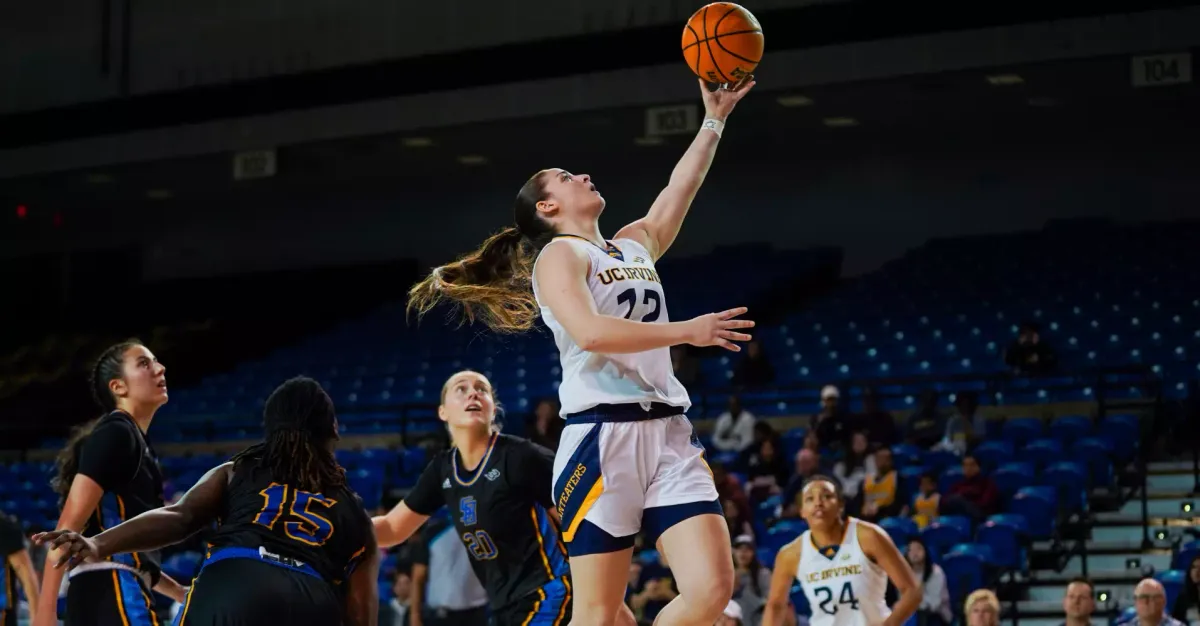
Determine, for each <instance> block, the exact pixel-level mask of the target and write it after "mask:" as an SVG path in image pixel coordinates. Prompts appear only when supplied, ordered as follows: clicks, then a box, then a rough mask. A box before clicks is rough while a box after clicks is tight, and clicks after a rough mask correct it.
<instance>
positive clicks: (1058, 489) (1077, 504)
mask: <svg viewBox="0 0 1200 626" xmlns="http://www.w3.org/2000/svg"><path fill="white" fill-rule="evenodd" d="M1042 482H1043V483H1044V484H1046V485H1048V486H1050V487H1054V490H1055V493H1056V494H1057V495H1058V501H1059V502H1061V503H1062V504H1063V506H1065V507H1066V509H1067V511H1070V512H1075V511H1079V510H1082V509H1083V508H1084V507H1085V506H1086V505H1087V486H1088V476H1087V469H1086V468H1084V467H1083V466H1082V465H1080V464H1078V463H1072V462H1070V461H1063V462H1061V463H1055V464H1053V465H1051V466H1050V467H1047V468H1046V469H1045V471H1043V472H1042Z"/></svg>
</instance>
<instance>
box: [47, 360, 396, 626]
mask: <svg viewBox="0 0 1200 626" xmlns="http://www.w3.org/2000/svg"><path fill="white" fill-rule="evenodd" d="M264 426H265V429H266V440H265V441H264V443H261V444H258V445H255V446H251V447H250V448H248V449H246V450H245V451H243V452H241V453H239V454H238V455H236V456H235V457H234V458H233V459H232V460H231V461H230V462H228V463H225V464H223V465H221V466H219V467H217V468H214V469H213V470H211V471H209V472H208V474H206V475H205V476H204V478H202V479H200V481H199V482H198V483H196V485H195V486H194V487H192V489H191V490H189V491H188V492H187V494H185V495H184V496H183V498H182V499H180V501H179V502H178V503H176V504H173V505H171V506H169V507H165V508H162V509H158V510H155V511H150V512H148V513H145V514H143V515H139V516H138V517H136V518H134V519H132V520H129V521H128V522H125V523H124V524H121V525H119V526H117V527H116V528H113V529H110V530H106V531H105V532H103V533H100V534H99V535H97V536H95V537H93V538H90V539H88V538H84V537H83V536H81V535H79V534H77V533H71V532H68V531H55V532H53V533H43V534H41V535H37V536H35V540H36V541H38V542H47V541H49V542H51V543H52V544H53V545H54V546H56V547H57V546H62V547H63V548H64V549H65V550H66V556H64V557H63V559H64V561H63V562H65V563H67V564H69V565H74V564H76V563H78V562H79V561H80V560H81V559H82V558H84V557H91V558H104V557H107V556H109V555H113V554H120V553H127V552H136V551H140V550H150V549H158V548H161V547H163V546H166V545H171V544H173V543H178V542H180V541H183V540H184V539H186V538H188V537H189V536H191V535H192V534H193V533H195V532H196V531H198V530H200V529H201V528H204V527H205V526H207V525H208V524H211V523H212V522H214V521H216V522H218V528H217V530H216V532H215V533H214V535H213V536H212V538H211V541H210V545H209V550H208V555H207V557H206V559H205V562H204V565H203V567H202V568H201V571H200V573H199V575H197V577H196V580H195V581H194V582H193V584H192V587H191V590H190V591H189V593H188V595H187V599H186V600H185V602H184V606H183V608H182V610H181V611H180V612H179V617H178V618H177V620H176V624H177V626H210V625H212V626H215V625H217V624H221V625H229V624H233V625H236V624H247V625H258V624H271V623H278V624H286V625H287V626H305V625H309V624H311V625H312V626H325V625H328V624H339V623H344V624H346V625H347V626H360V625H369V624H374V623H375V622H376V620H377V617H378V615H377V611H378V598H379V596H378V589H377V587H376V576H377V575H378V570H379V555H378V550H377V549H376V545H375V537H374V533H372V531H371V522H370V518H369V517H368V516H367V513H366V511H365V510H364V508H363V504H362V501H361V499H360V498H359V497H358V496H357V495H356V494H355V493H354V492H353V491H352V490H351V489H350V488H349V487H348V486H347V485H346V479H345V471H344V470H343V469H342V468H341V467H340V466H338V464H337V461H336V460H335V459H334V456H333V447H334V443H335V442H336V440H337V420H336V418H335V417H334V412H333V402H332V401H331V400H330V399H329V396H328V395H327V394H326V393H325V391H324V390H323V389H321V387H320V385H318V384H317V383H316V382H315V381H313V380H311V379H307V378H296V379H292V380H289V381H287V382H285V383H284V384H283V385H281V386H280V387H279V388H278V389H276V390H275V392H274V393H272V394H271V397H270V398H269V399H268V400H267V404H266V408H265V409H264Z"/></svg>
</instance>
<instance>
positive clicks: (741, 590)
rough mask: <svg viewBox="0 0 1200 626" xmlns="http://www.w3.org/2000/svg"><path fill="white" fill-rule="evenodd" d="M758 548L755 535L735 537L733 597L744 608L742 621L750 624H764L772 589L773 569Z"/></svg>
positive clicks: (747, 624) (754, 625) (747, 625)
mask: <svg viewBox="0 0 1200 626" xmlns="http://www.w3.org/2000/svg"><path fill="white" fill-rule="evenodd" d="M754 549H755V545H754V536H753V535H751V534H745V535H740V536H738V537H737V538H735V539H734V540H733V599H734V601H735V602H737V605H738V607H739V608H740V609H741V614H742V623H743V624H745V625H746V626H759V625H760V624H762V613H763V608H764V607H765V606H766V605H767V592H768V591H770V590H771V570H770V569H769V568H767V567H763V564H762V563H760V562H759V560H758V553H757V552H755V550H754Z"/></svg>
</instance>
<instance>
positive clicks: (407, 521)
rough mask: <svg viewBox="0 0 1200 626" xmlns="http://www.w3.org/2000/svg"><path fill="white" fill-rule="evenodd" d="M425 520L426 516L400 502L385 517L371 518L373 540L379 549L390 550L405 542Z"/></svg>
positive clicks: (427, 517)
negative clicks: (373, 529) (373, 531)
mask: <svg viewBox="0 0 1200 626" xmlns="http://www.w3.org/2000/svg"><path fill="white" fill-rule="evenodd" d="M427 519H429V516H428V515H421V514H420V513H417V512H415V511H413V510H412V509H410V508H408V505H407V504H405V503H404V502H403V501H401V502H400V503H398V504H397V505H396V506H394V507H392V510H391V511H388V513H387V515H379V516H376V517H373V518H371V523H372V524H374V525H375V540H376V541H378V542H379V547H380V548H390V547H392V546H396V545H400V544H402V543H404V542H405V541H407V540H408V538H409V537H411V536H412V534H413V533H415V532H417V529H418V528H420V527H421V524H424V523H425V520H427Z"/></svg>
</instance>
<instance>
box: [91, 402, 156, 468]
mask: <svg viewBox="0 0 1200 626" xmlns="http://www.w3.org/2000/svg"><path fill="white" fill-rule="evenodd" d="M110 418H111V419H117V420H123V421H125V422H128V423H129V425H130V426H132V427H133V432H134V434H135V435H136V436H137V440H138V458H137V467H135V468H134V469H133V475H131V476H130V477H129V480H133V478H134V477H135V476H137V475H138V472H140V471H142V463H143V462H145V460H146V450H147V449H149V447H150V444H148V443H146V438H145V437H144V436H142V429H141V428H140V427H139V426H138V425H137V422H135V421H133V418H131V417H129V415H127V414H126V413H125V412H124V411H113V412H112V413H109V414H108V415H106V416H104V417H103V418H101V420H100V423H104V422H105V421H107V420H109V419H110ZM99 425H100V424H97V426H99Z"/></svg>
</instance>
